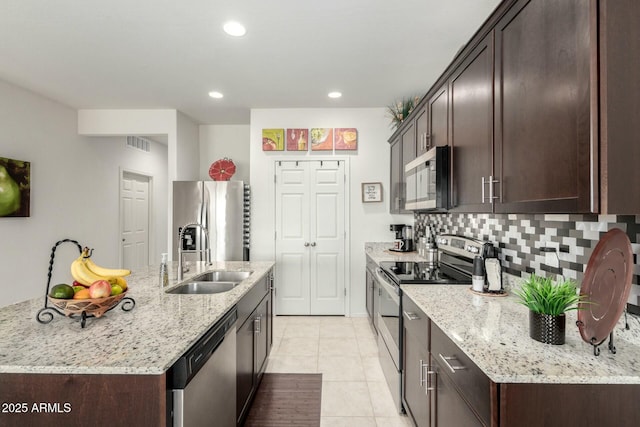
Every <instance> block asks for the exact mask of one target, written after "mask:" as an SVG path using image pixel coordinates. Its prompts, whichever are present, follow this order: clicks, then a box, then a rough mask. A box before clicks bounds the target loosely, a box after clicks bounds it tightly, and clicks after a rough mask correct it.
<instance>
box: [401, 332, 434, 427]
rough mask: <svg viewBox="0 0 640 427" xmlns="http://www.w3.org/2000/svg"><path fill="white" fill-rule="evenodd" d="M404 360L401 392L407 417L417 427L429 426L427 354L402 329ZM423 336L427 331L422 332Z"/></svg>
mask: <svg viewBox="0 0 640 427" xmlns="http://www.w3.org/2000/svg"><path fill="white" fill-rule="evenodd" d="M403 329H404V333H403V335H404V336H403V339H404V359H403V366H404V370H403V373H402V375H403V384H402V388H403V390H402V392H403V397H404V402H405V404H406V406H407V408H405V409H407V411H408V413H409V415H410V416H411V417H412V418H413V421H414V423H415V425H416V426H417V427H428V426H429V409H430V408H429V398H428V396H427V388H426V375H427V370H428V366H429V352H428V350H427V348H426V347H425V346H423V345H421V343H420V341H419V340H418V338H417V337H414V336H413V335H412V334H411V333H410V332H408V331H407V328H403ZM424 333H425V335H426V334H427V331H424Z"/></svg>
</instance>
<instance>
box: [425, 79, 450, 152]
mask: <svg viewBox="0 0 640 427" xmlns="http://www.w3.org/2000/svg"><path fill="white" fill-rule="evenodd" d="M428 104H429V135H428V141H427V143H428V144H427V150H429V149H431V148H433V147H442V146H445V145H448V144H449V135H448V132H449V124H448V114H449V111H448V110H449V98H448V89H447V85H446V84H445V85H444V86H443V87H442V88H441V89H440V90H438V91H437V92H436V93H435V94H434V95H433V96H432V97H431V98H430V99H429V102H428Z"/></svg>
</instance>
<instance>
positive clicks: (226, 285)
mask: <svg viewBox="0 0 640 427" xmlns="http://www.w3.org/2000/svg"><path fill="white" fill-rule="evenodd" d="M251 273H253V271H224V270H221V271H209V272H207V273H203V274H201V275H199V276H196V277H194V278H192V279H190V280H188V281H187V282H185V283H183V284H181V285H179V286H177V287H175V288H173V289H171V290H170V291H167V293H169V294H187V295H197V294H219V293H221V292H227V291H230V290H231V289H233V288H235V287H236V286H238V284H240V282H242V281H243V280H244V279H246V278H247V277H249V276H250V275H251Z"/></svg>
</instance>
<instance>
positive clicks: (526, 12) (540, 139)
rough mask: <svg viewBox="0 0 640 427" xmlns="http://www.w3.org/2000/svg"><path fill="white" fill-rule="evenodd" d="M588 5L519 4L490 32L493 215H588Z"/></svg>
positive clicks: (567, 1)
mask: <svg viewBox="0 0 640 427" xmlns="http://www.w3.org/2000/svg"><path fill="white" fill-rule="evenodd" d="M591 4H592V2H589V1H585V0H546V1H543V0H520V1H518V2H517V3H516V4H515V5H514V6H513V7H512V8H511V9H510V10H509V12H508V13H507V14H506V15H505V16H504V17H503V18H502V19H501V20H500V21H499V22H498V24H497V25H496V27H495V46H496V49H495V52H496V54H495V144H496V154H495V157H496V159H495V166H496V176H497V180H498V181H499V182H498V183H496V184H495V185H496V195H497V196H498V197H499V198H498V199H497V201H496V205H495V212H501V213H504V212H508V213H517V212H589V211H590V209H591V207H590V206H591V179H592V175H591V170H592V162H595V159H596V158H597V155H596V156H594V159H593V160H592V159H591V158H590V155H591V148H592V147H591V138H592V135H591V132H590V131H591V121H592V120H597V117H592V116H591V115H590V111H591V110H590V95H591V90H592V89H591V86H590V85H591V81H590V79H592V78H593V79H594V81H595V77H592V75H591V73H590V49H591V46H590V43H591V42H592V41H591V40H592V39H591V34H590V30H591V29H590V25H595V20H594V23H593V24H592V23H591V22H590V19H589V12H590V7H591ZM594 31H595V30H594ZM594 43H595V42H594ZM593 48H594V52H595V46H593ZM593 140H594V141H597V138H595V136H594V137H593ZM596 143H597V142H594V147H593V148H594V149H595V148H596V145H595V144H596ZM594 170H597V167H596V168H594Z"/></svg>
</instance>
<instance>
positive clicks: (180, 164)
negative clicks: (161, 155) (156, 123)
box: [175, 111, 200, 181]
mask: <svg viewBox="0 0 640 427" xmlns="http://www.w3.org/2000/svg"><path fill="white" fill-rule="evenodd" d="M176 123H177V128H176V135H177V144H176V149H177V150H176V177H175V180H180V181H195V180H197V179H198V175H199V172H200V161H199V160H198V157H199V156H200V141H199V138H200V135H199V131H198V125H197V124H196V123H194V122H193V121H192V120H191V119H190V118H189V117H187V116H185V115H184V114H183V113H181V112H179V111H178V112H177V122H176Z"/></svg>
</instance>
